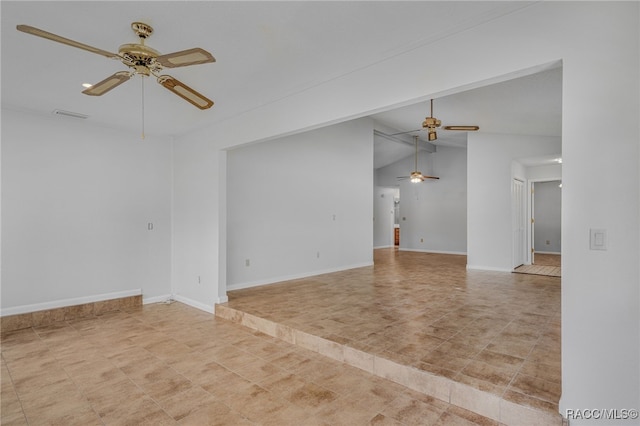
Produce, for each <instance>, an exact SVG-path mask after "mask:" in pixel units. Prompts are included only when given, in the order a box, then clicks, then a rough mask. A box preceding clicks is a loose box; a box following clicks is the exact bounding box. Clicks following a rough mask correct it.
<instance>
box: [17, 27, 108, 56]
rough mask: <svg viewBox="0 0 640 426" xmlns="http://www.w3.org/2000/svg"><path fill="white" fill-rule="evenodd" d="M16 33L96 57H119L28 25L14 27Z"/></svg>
mask: <svg viewBox="0 0 640 426" xmlns="http://www.w3.org/2000/svg"><path fill="white" fill-rule="evenodd" d="M16 29H17V30H18V31H22V32H23V33H27V34H31V35H34V36H38V37H42V38H46V39H49V40H53V41H57V42H58V43H62V44H66V45H68V46H72V47H77V48H78V49H83V50H87V51H89V52H91V53H97V54H98V55H102V56H106V57H107V58H115V59H119V58H120V57H119V56H118V55H117V54H115V53H111V52H107V51H106V50H102V49H98V48H97V47H93V46H89V45H88V44H84V43H80V42H78V41H74V40H70V39H68V38H64V37H61V36H59V35H57V34H53V33H50V32H47V31H44V30H41V29H39V28H35V27H31V26H29V25H18V26H17V27H16Z"/></svg>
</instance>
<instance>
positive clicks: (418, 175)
mask: <svg viewBox="0 0 640 426" xmlns="http://www.w3.org/2000/svg"><path fill="white" fill-rule="evenodd" d="M413 139H414V140H415V146H416V155H415V169H414V171H413V172H411V175H410V176H408V177H407V176H403V177H399V178H398V179H400V180H403V179H407V178H408V179H409V181H410V182H411V183H420V182H424V181H425V180H427V179H440V178H439V177H437V176H427V175H423V174H422V172H419V171H418V137H417V136H414V137H413Z"/></svg>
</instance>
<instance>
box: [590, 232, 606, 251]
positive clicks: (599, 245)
mask: <svg viewBox="0 0 640 426" xmlns="http://www.w3.org/2000/svg"><path fill="white" fill-rule="evenodd" d="M589 232H590V236H589V248H590V249H591V250H606V249H607V230H606V229H590V230H589Z"/></svg>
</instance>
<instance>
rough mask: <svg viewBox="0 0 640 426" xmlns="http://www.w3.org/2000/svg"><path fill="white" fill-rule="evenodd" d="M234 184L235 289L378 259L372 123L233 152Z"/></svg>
mask: <svg viewBox="0 0 640 426" xmlns="http://www.w3.org/2000/svg"><path fill="white" fill-rule="evenodd" d="M227 179H228V186H227V190H228V198H227V202H228V203H227V214H228V227H227V287H228V288H239V287H247V286H251V285H256V284H263V283H267V282H275V281H281V280H282V279H286V278H291V277H299V276H307V275H314V274H318V273H321V272H326V271H334V270H340V269H348V268H353V267H357V266H363V265H369V264H371V263H372V262H373V252H372V247H373V226H372V220H373V218H372V216H373V212H372V208H373V121H372V120H370V119H361V120H355V121H350V122H347V123H343V124H339V125H335V126H330V127H325V128H322V129H319V130H314V131H310V132H306V133H301V134H297V135H294V136H288V137H285V138H282V139H277V140H271V141H268V142H263V143H260V144H256V145H251V146H247V147H242V148H238V149H234V150H231V151H229V152H228V162H227ZM247 261H248V263H249V266H247Z"/></svg>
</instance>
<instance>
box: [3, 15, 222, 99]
mask: <svg viewBox="0 0 640 426" xmlns="http://www.w3.org/2000/svg"><path fill="white" fill-rule="evenodd" d="M16 29H17V30H18V31H22V32H24V33H27V34H31V35H34V36H38V37H42V38H46V39H49V40H53V41H57V42H58V43H62V44H66V45H68V46H72V47H77V48H79V49H83V50H86V51H89V52H92V53H96V54H98V55H102V56H106V57H107V58H109V59H117V60H119V61H121V62H122V63H123V64H124V65H126V66H127V67H129V70H128V71H118V72H116V73H115V74H113V75H111V76H109V77H107V78H105V79H104V80H102V81H100V82H99V83H96V84H94V85H92V86H90V87H88V88H87V89H86V90H84V91H83V92H82V93H84V94H85V95H90V96H102V95H104V94H105V93H107V92H108V91H110V90H112V89H114V88H116V87H117V86H119V85H121V84H122V83H124V82H126V81H128V80H129V79H130V78H131V77H133V76H134V75H136V74H139V75H141V76H143V77H149V76H151V75H153V76H154V77H156V79H157V82H158V83H159V84H161V85H162V86H163V87H165V88H166V89H168V90H170V91H171V92H173V93H175V94H176V95H178V96H180V97H181V98H182V99H184V100H186V101H187V102H189V103H191V104H192V105H194V106H196V107H197V108H200V109H202V110H204V109H207V108H211V106H213V101H211V100H210V99H208V98H207V97H205V96H203V95H202V94H200V93H198V92H197V91H195V90H194V89H192V88H191V87H189V86H187V85H186V84H184V83H182V82H181V81H179V80H177V79H175V78H174V77H171V76H170V75H161V74H160V73H161V71H162V70H163V69H164V68H177V67H186V66H189V65H197V64H205V63H209V62H215V58H214V57H213V56H212V55H211V53H209V52H207V51H206V50H204V49H201V48H199V47H196V48H193V49H187V50H182V51H179V52H173V53H167V54H165V55H161V54H160V52H158V51H157V50H155V49H152V48H151V47H149V46H146V45H145V44H144V42H145V40H146V39H147V38H148V37H150V36H151V34H153V28H152V27H151V26H150V25H147V24H144V23H142V22H134V23H132V24H131V29H132V30H133V32H134V33H135V34H136V35H137V36H138V37H139V38H140V43H130V44H123V45H122V46H120V48H119V49H118V53H112V52H108V51H106V50H102V49H98V48H95V47H92V46H89V45H86V44H84V43H80V42H77V41H74V40H70V39H68V38H64V37H61V36H59V35H56V34H53V33H50V32H47V31H44V30H41V29H39V28H35V27H31V26H29V25H18V26H17V27H16Z"/></svg>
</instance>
